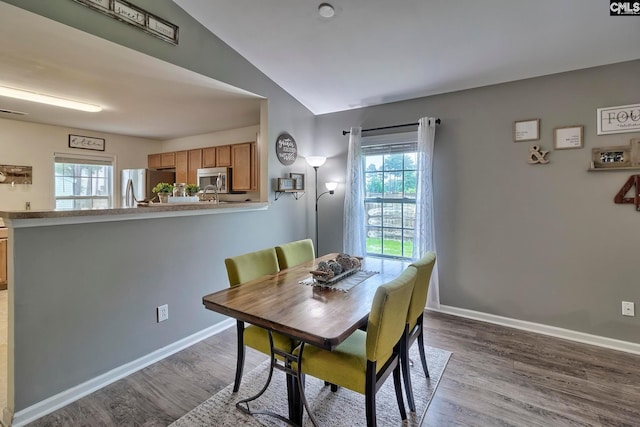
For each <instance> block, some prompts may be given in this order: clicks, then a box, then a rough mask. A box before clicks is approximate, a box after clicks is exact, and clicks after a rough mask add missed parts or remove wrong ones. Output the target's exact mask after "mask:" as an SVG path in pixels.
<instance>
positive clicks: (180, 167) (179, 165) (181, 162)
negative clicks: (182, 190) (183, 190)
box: [173, 151, 189, 184]
mask: <svg viewBox="0 0 640 427" xmlns="http://www.w3.org/2000/svg"><path fill="white" fill-rule="evenodd" d="M173 154H175V159H176V161H175V166H176V182H178V183H180V182H184V183H185V184H186V183H187V179H188V178H189V176H188V175H189V152H188V151H176V152H175V153H173Z"/></svg>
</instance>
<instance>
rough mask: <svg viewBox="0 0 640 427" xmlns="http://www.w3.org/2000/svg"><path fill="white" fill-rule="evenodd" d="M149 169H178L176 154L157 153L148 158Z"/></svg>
mask: <svg viewBox="0 0 640 427" xmlns="http://www.w3.org/2000/svg"><path fill="white" fill-rule="evenodd" d="M147 166H148V167H149V169H172V168H175V167H176V153H174V152H171V153H156V154H149V155H148V156H147Z"/></svg>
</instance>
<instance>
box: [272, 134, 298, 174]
mask: <svg viewBox="0 0 640 427" xmlns="http://www.w3.org/2000/svg"><path fill="white" fill-rule="evenodd" d="M276 156H278V160H279V161H280V163H282V164H283V165H285V166H289V165H291V164H293V162H295V161H296V159H297V158H298V146H297V145H296V140H295V139H293V137H292V136H291V135H289V134H288V133H281V134H280V135H279V136H278V138H277V139H276Z"/></svg>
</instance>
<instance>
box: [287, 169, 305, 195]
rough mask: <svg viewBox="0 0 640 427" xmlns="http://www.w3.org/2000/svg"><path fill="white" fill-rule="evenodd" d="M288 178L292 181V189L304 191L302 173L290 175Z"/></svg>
mask: <svg viewBox="0 0 640 427" xmlns="http://www.w3.org/2000/svg"><path fill="white" fill-rule="evenodd" d="M289 178H291V179H293V181H294V185H293V187H294V189H295V190H299V191H304V188H305V182H304V174H303V173H290V174H289Z"/></svg>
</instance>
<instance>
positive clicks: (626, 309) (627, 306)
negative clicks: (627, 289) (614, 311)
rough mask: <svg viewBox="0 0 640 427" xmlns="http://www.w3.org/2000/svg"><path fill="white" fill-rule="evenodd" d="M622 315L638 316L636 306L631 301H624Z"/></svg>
mask: <svg viewBox="0 0 640 427" xmlns="http://www.w3.org/2000/svg"><path fill="white" fill-rule="evenodd" d="M622 315H623V316H635V315H636V307H635V304H634V303H632V302H629V301H622Z"/></svg>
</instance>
